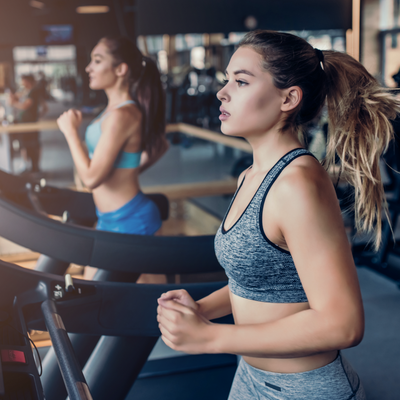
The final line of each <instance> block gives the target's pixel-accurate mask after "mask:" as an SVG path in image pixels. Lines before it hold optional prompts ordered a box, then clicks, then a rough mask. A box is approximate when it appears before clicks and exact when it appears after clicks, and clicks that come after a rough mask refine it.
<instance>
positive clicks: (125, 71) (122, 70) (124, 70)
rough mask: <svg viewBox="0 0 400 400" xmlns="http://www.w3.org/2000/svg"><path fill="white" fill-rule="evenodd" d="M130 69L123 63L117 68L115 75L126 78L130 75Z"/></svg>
mask: <svg viewBox="0 0 400 400" xmlns="http://www.w3.org/2000/svg"><path fill="white" fill-rule="evenodd" d="M128 71H129V67H128V64H127V63H121V64H119V65H118V66H117V67H116V68H115V73H116V75H117V76H119V77H122V78H123V77H125V76H126V75H127V74H128Z"/></svg>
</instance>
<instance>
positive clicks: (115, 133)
mask: <svg viewBox="0 0 400 400" xmlns="http://www.w3.org/2000/svg"><path fill="white" fill-rule="evenodd" d="M86 72H87V73H88V74H89V81H90V83H89V85H90V88H91V89H92V90H104V91H105V93H106V95H107V99H108V104H107V107H106V108H105V109H104V111H103V112H102V113H101V114H100V115H99V116H98V117H96V118H95V119H94V121H93V122H92V123H91V124H90V125H89V126H88V128H87V130H86V134H85V143H83V142H82V141H81V139H80V137H79V133H78V129H79V126H80V124H81V121H82V114H81V112H80V111H77V110H73V109H71V110H68V111H66V112H64V113H63V114H62V115H61V116H60V117H59V118H58V120H57V122H58V126H59V128H60V130H61V131H62V132H63V133H64V135H65V138H66V140H67V142H68V145H69V148H70V150H71V154H72V158H73V160H74V163H75V167H76V170H77V173H78V175H79V177H80V179H81V180H82V182H83V184H84V185H85V186H86V187H87V188H89V189H90V190H91V191H92V193H93V199H94V202H95V205H96V211H97V216H98V223H97V229H99V230H105V231H112V232H120V233H130V234H138V235H154V234H155V233H156V232H157V231H158V230H159V228H160V227H161V218H160V213H159V210H158V208H157V206H156V205H155V204H154V203H153V202H152V201H151V200H150V199H149V198H148V197H146V196H145V195H144V194H143V193H142V191H141V189H140V184H139V174H140V173H141V172H143V171H144V170H145V169H147V168H148V167H149V166H150V165H152V164H153V163H155V162H156V161H157V160H158V159H159V158H160V157H161V156H162V155H163V154H164V153H165V151H166V150H167V148H168V142H167V140H166V138H165V98H164V91H163V87H162V83H161V79H160V73H159V71H158V68H157V65H156V64H155V62H154V61H153V60H152V59H150V58H148V57H144V56H143V55H142V53H141V52H140V51H139V49H138V48H137V47H136V45H135V44H134V43H133V42H132V41H130V40H129V39H127V38H124V37H121V38H112V37H105V38H102V39H101V40H100V41H99V42H98V43H97V45H96V46H95V47H94V49H93V51H92V53H91V61H90V63H89V65H88V66H87V67H86Z"/></svg>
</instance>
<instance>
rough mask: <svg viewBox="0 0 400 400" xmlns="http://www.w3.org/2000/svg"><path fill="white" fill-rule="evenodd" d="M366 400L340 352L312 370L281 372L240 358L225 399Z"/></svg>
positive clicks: (356, 377)
mask: <svg viewBox="0 0 400 400" xmlns="http://www.w3.org/2000/svg"><path fill="white" fill-rule="evenodd" d="M250 399H254V400H264V399H268V400H289V399H290V400H350V399H353V400H365V399H366V397H365V392H364V389H363V387H362V385H361V382H360V378H359V377H358V375H357V374H356V372H355V371H354V370H353V368H352V367H351V365H350V364H349V363H348V361H347V360H346V359H345V358H344V357H343V356H342V355H341V354H340V352H339V354H338V356H337V357H336V359H335V360H334V361H332V362H331V363H330V364H328V365H325V366H324V367H321V368H317V369H314V370H312V371H306V372H300V373H294V374H281V373H276V372H269V371H263V370H261V369H257V368H254V367H252V366H251V365H249V364H247V363H246V362H245V361H243V359H241V360H240V362H239V366H238V368H237V371H236V375H235V378H234V380H233V383H232V388H231V392H230V394H229V399H228V400H250Z"/></svg>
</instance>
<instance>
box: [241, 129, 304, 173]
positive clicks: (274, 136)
mask: <svg viewBox="0 0 400 400" xmlns="http://www.w3.org/2000/svg"><path fill="white" fill-rule="evenodd" d="M247 141H248V142H249V144H250V145H251V147H252V149H253V171H254V172H258V171H259V172H268V171H269V170H270V169H271V168H272V167H273V166H274V165H275V163H276V162H277V161H278V160H279V159H280V158H281V157H282V156H283V155H285V154H286V153H288V152H289V151H291V150H293V149H296V148H299V147H303V145H302V144H301V142H300V140H299V138H298V137H297V134H295V133H294V132H290V131H286V132H279V131H270V132H268V133H267V134H265V135H262V136H257V137H250V138H247Z"/></svg>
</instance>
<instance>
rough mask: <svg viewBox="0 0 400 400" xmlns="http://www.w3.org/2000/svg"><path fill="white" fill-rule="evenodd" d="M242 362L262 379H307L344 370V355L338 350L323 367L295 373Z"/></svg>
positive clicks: (254, 374)
mask: <svg viewBox="0 0 400 400" xmlns="http://www.w3.org/2000/svg"><path fill="white" fill-rule="evenodd" d="M242 362H243V363H244V365H245V367H246V368H247V369H248V371H249V372H250V373H251V375H253V376H254V377H259V378H260V379H264V378H265V377H266V376H268V377H271V378H276V379H278V380H281V381H285V380H287V381H288V382H289V381H292V380H293V378H295V377H298V378H299V379H306V378H307V377H310V378H311V377H312V376H323V375H325V374H331V373H332V372H335V371H339V370H340V371H343V366H342V355H341V353H340V351H339V352H338V355H337V357H336V358H335V359H334V360H333V361H332V362H330V363H329V364H327V365H324V366H323V367H319V368H316V369H312V370H310V371H304V372H293V373H281V372H271V371H265V370H263V369H259V368H256V367H253V366H252V365H250V364H248V363H247V362H246V361H244V360H243V358H242Z"/></svg>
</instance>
